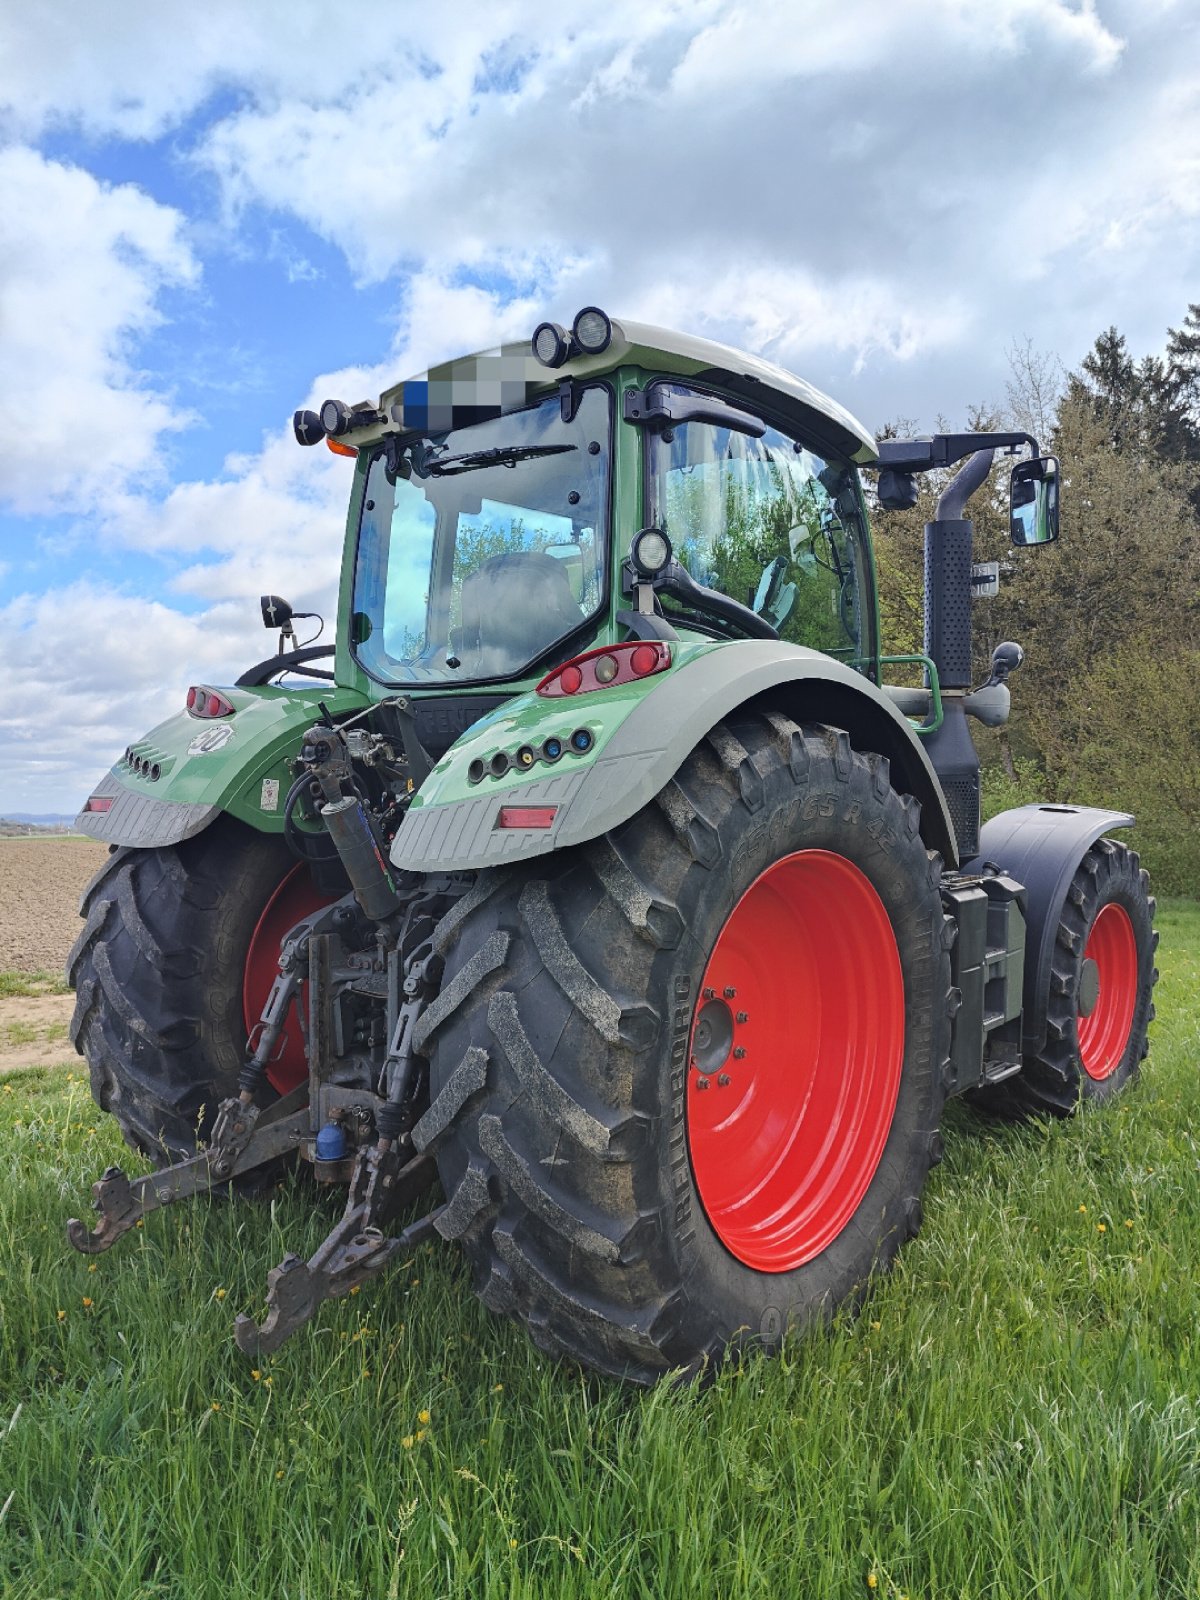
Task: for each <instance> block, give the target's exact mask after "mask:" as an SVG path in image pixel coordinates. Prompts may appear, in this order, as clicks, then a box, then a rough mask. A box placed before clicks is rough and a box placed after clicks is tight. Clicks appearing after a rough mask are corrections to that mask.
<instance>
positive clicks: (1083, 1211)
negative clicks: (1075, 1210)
mask: <svg viewBox="0 0 1200 1600" xmlns="http://www.w3.org/2000/svg"><path fill="white" fill-rule="evenodd" d="M1079 1214H1080V1216H1083V1217H1086V1216H1087V1207H1086V1206H1080V1208H1079Z"/></svg>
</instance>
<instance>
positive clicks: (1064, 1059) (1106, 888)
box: [971, 839, 1158, 1120]
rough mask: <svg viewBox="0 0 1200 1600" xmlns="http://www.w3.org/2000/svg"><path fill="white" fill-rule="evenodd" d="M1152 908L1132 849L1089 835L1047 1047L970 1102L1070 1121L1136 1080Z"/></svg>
mask: <svg viewBox="0 0 1200 1600" xmlns="http://www.w3.org/2000/svg"><path fill="white" fill-rule="evenodd" d="M1154 909H1155V908H1154V898H1153V896H1152V895H1151V893H1150V879H1149V877H1148V875H1147V874H1146V873H1145V872H1144V871H1143V870H1142V866H1141V863H1140V861H1139V859H1138V856H1137V854H1136V852H1134V851H1133V850H1130V849H1128V848H1127V847H1126V846H1125V845H1123V844H1118V843H1117V842H1116V840H1114V839H1097V841H1096V843H1095V844H1094V845H1092V847H1091V849H1090V850H1089V851H1088V852H1087V854H1086V855H1085V856H1084V858H1083V860H1082V861H1081V862H1080V864H1079V867H1078V869H1077V870H1076V872H1075V876H1074V877H1073V878H1072V879H1071V887H1070V889H1069V890H1068V891H1067V901H1066V905H1065V906H1064V907H1063V911H1062V917H1061V919H1060V921H1059V925H1058V930H1057V933H1056V936H1055V943H1054V954H1053V958H1052V963H1051V968H1050V1002H1049V1005H1048V1006H1047V1010H1046V1039H1045V1043H1044V1044H1043V1045H1042V1047H1041V1049H1040V1050H1037V1051H1035V1052H1031V1053H1028V1054H1026V1056H1025V1058H1024V1062H1023V1064H1022V1067H1021V1071H1020V1073H1019V1074H1018V1075H1017V1076H1016V1077H1013V1078H1007V1079H1005V1080H1004V1082H1003V1083H997V1084H993V1085H990V1086H989V1087H988V1088H986V1089H981V1090H978V1091H976V1093H975V1094H974V1095H972V1097H971V1099H972V1102H973V1103H974V1104H976V1105H978V1106H979V1107H980V1109H981V1110H983V1111H986V1112H989V1113H990V1114H992V1115H994V1116H1001V1117H1005V1118H1008V1119H1011V1120H1021V1119H1024V1118H1026V1117H1032V1116H1054V1117H1068V1116H1070V1115H1071V1113H1072V1112H1073V1111H1075V1110H1076V1109H1077V1107H1078V1106H1080V1105H1081V1104H1085V1105H1086V1104H1093V1103H1094V1104H1102V1103H1103V1102H1104V1101H1106V1100H1111V1099H1112V1098H1113V1096H1114V1095H1117V1094H1120V1092H1121V1090H1122V1089H1124V1088H1125V1086H1126V1084H1128V1083H1129V1082H1130V1081H1131V1080H1132V1079H1133V1078H1135V1077H1136V1076H1137V1073H1138V1070H1139V1068H1140V1066H1141V1063H1142V1061H1143V1059H1144V1058H1145V1056H1146V1053H1147V1051H1148V1050H1149V1048H1150V1047H1149V1043H1148V1040H1147V1029H1148V1028H1149V1026H1150V1023H1151V1021H1152V1019H1153V1017H1154V1000H1153V995H1154V985H1155V983H1156V982H1157V981H1158V970H1157V968H1156V967H1155V965H1154V952H1155V950H1156V949H1157V948H1158V934H1157V933H1156V932H1155V930H1154Z"/></svg>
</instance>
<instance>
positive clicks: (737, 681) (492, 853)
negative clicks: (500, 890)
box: [392, 640, 958, 872]
mask: <svg viewBox="0 0 1200 1600" xmlns="http://www.w3.org/2000/svg"><path fill="white" fill-rule="evenodd" d="M671 648H672V652H673V654H674V664H673V666H672V668H671V670H670V671H669V672H667V673H665V674H663V675H661V676H656V677H653V678H647V679H643V680H641V681H640V682H637V683H635V684H629V685H624V686H622V687H620V688H617V687H614V688H612V689H602V690H598V691H596V692H593V693H589V694H586V695H580V696H578V697H572V698H569V699H567V698H559V699H550V700H548V699H540V698H538V697H537V695H536V694H533V693H529V694H524V695H520V696H518V697H517V698H515V699H514V700H510V701H509V702H508V703H507V704H506V705H505V706H504V707H502V708H501V709H500V710H498V711H497V712H495V713H494V714H493V715H491V716H489V717H484V718H483V719H482V720H481V721H479V722H477V723H476V724H475V725H474V727H472V728H471V729H470V730H468V732H467V733H466V734H465V735H464V737H463V738H462V739H460V740H459V741H458V743H457V744H455V745H454V746H453V748H452V749H450V750H449V751H448V752H447V753H446V755H445V756H443V758H442V759H441V761H439V762H438V764H437V766H436V767H435V768H434V769H433V771H432V772H431V773H430V775H429V777H428V778H427V779H426V780H425V782H424V784H423V785H422V786H421V789H420V791H419V792H418V794H417V795H416V797H415V798H414V800H413V803H412V805H411V807H410V808H409V812H408V815H407V816H406V818H405V820H404V823H403V824H402V826H401V828H400V831H399V832H398V833H397V835H396V838H395V840H394V841H393V844H392V860H393V862H394V863H395V864H396V865H397V866H399V867H403V868H406V869H408V870H409V871H414V872H432V871H439V872H459V871H465V870H469V869H472V868H479V867H487V866H493V865H499V864H501V863H502V862H507V861H518V860H527V859H530V858H532V857H536V856H541V855H548V854H549V853H550V852H551V851H554V850H561V849H565V848H568V847H570V846H572V845H577V844H583V843H585V842H586V841H587V840H589V839H595V838H598V837H599V836H600V835H601V834H604V833H607V832H609V831H610V830H611V829H613V828H616V827H619V826H620V825H621V823H623V822H627V821H628V820H629V818H630V817H632V816H634V815H636V813H637V812H638V811H640V810H641V808H642V807H643V806H644V805H646V804H647V803H648V802H649V801H650V800H651V799H653V797H654V796H655V795H656V794H657V793H658V792H659V791H660V790H661V789H662V788H663V787H664V785H665V784H666V783H668V782H669V781H670V779H671V778H672V777H673V776H674V774H675V773H676V772H677V771H678V770H679V768H680V766H681V765H682V764H683V762H684V760H685V759H686V757H687V756H688V754H689V753H690V752H691V751H692V750H693V749H695V747H696V745H697V744H699V743H700V741H701V740H702V739H704V738H705V736H706V735H707V734H708V733H710V732H711V730H712V729H713V727H714V726H715V725H716V724H717V723H718V722H720V721H721V720H722V718H724V717H728V716H730V715H731V714H732V713H734V712H737V711H739V710H742V709H744V708H746V707H748V706H757V707H762V708H764V709H773V710H778V711H781V712H783V713H785V714H786V715H787V716H790V717H792V718H793V719H795V720H798V721H819V722H826V723H831V724H833V725H834V726H836V727H839V728H844V729H845V730H846V731H847V732H848V733H849V734H850V737H851V741H852V742H853V743H854V744H855V745H856V746H857V747H858V748H860V749H863V750H874V751H878V752H879V753H881V754H882V755H885V756H887V757H888V759H889V761H890V763H891V773H892V783H893V786H894V787H895V788H897V789H898V790H899V791H900V792H901V793H906V794H912V795H914V796H915V798H916V799H917V800H918V801H920V803H921V807H922V812H921V817H922V821H921V827H922V834H923V836H924V838H925V841H926V844H927V846H928V848H930V849H932V850H938V851H940V852H941V853H942V855H943V856H944V857H945V858H946V859H947V860H948V861H949V862H950V864H951V865H953V864H955V863H957V860H958V851H957V846H956V844H955V838H954V829H953V826H952V824H951V821H950V816H949V813H948V811H947V809H946V804H945V801H944V799H943V798H942V793H941V790H940V788H939V786H938V782H937V778H936V776H935V774H934V771H933V768H932V766H931V765H930V763H929V758H928V757H927V756H926V754H925V752H924V751H923V750H922V749H921V746H920V742H919V740H918V738H917V735H916V734H915V733H914V732H913V729H912V725H911V723H909V722H908V721H907V719H906V718H905V717H904V716H903V715H902V714H901V712H900V711H898V710H897V709H896V707H895V706H894V705H893V704H892V703H891V701H890V700H889V699H888V698H887V697H886V696H885V695H883V694H882V693H881V692H880V691H879V689H877V688H876V687H875V685H874V684H872V683H871V682H870V681H869V680H868V679H866V678H864V677H863V676H862V675H861V674H860V673H857V672H855V671H854V670H853V669H852V668H850V667H847V666H844V665H843V664H842V663H841V662H839V661H834V660H833V659H831V658H830V657H829V656H825V655H822V654H820V653H819V652H818V651H815V650H805V649H803V648H802V647H800V646H799V645H790V644H784V643H781V642H776V641H773V640H745V641H742V640H739V641H737V642H736V643H734V642H730V643H728V644H699V645H696V644H682V645H672V647H671ZM581 729H582V730H586V732H587V734H588V735H589V736H590V738H591V740H592V743H591V747H590V748H589V749H588V750H587V751H586V752H585V753H583V754H577V753H576V752H575V751H573V750H572V749H571V748H570V744H569V741H570V739H571V735H572V733H573V732H574V731H576V730H581ZM549 735H553V736H554V737H556V738H559V739H561V740H563V741H564V742H565V743H566V745H567V749H566V753H565V754H564V755H563V756H562V757H561V758H560V759H559V760H558V761H556V762H555V763H554V764H553V765H547V764H546V763H545V762H544V761H543V760H542V759H540V756H539V759H537V760H536V761H535V762H534V764H533V766H532V767H530V769H529V770H528V771H521V770H519V769H514V768H513V767H512V766H509V767H508V768H507V770H505V771H502V772H500V773H499V774H498V775H495V776H493V774H492V770H491V762H492V760H493V757H495V756H497V755H508V756H510V757H511V756H512V754H513V753H514V751H516V750H518V749H519V748H520V747H521V746H522V745H528V746H529V747H530V748H532V749H534V750H535V751H538V752H540V751H541V749H542V746H543V741H544V740H545V739H546V738H547V736H549ZM475 761H479V762H481V763H482V764H483V766H484V767H485V768H486V769H487V772H486V775H485V776H484V778H483V779H482V781H481V782H478V783H471V782H470V780H469V777H468V770H469V768H470V766H471V763H472V762H475ZM502 805H504V806H520V807H541V808H546V809H549V808H553V809H554V814H553V819H552V821H551V823H550V825H549V826H547V827H544V828H538V829H526V828H508V827H501V826H500V825H499V824H500V810H501V806H502Z"/></svg>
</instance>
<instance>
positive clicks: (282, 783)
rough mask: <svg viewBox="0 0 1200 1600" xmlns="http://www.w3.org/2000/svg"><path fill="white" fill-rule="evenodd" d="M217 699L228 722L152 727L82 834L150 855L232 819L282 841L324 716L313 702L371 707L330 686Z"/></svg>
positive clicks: (175, 721)
mask: <svg viewBox="0 0 1200 1600" xmlns="http://www.w3.org/2000/svg"><path fill="white" fill-rule="evenodd" d="M220 692H221V693H222V694H223V695H224V696H225V698H226V699H227V700H228V701H229V703H230V704H231V705H232V706H233V715H232V716H228V717H214V718H213V719H212V720H205V719H203V718H200V717H193V716H191V715H189V713H188V712H186V711H181V712H180V713H179V714H178V715H177V716H174V717H168V718H167V720H166V721H165V722H160V723H159V724H158V726H157V727H156V728H152V729H151V730H150V732H149V733H148V734H146V735H145V737H144V738H142V739H138V740H137V741H136V742H135V743H134V744H132V745H130V747H129V750H128V751H127V752H126V754H125V755H123V756H122V757H121V759H120V760H119V761H118V762H117V763H116V765H115V766H114V767H113V768H112V770H111V771H110V772H109V773H108V774H107V775H106V776H105V777H104V778H103V779H101V781H100V783H99V784H98V785H97V786H96V788H95V789H94V790H93V791H92V795H91V798H90V799H89V800H88V803H87V806H86V807H85V809H84V810H83V811H81V812H80V814H79V816H78V817H77V818H76V820H75V826H76V827H77V828H78V829H79V831H80V832H81V833H90V834H91V835H92V837H93V838H94V839H103V840H105V841H106V842H107V843H109V844H123V845H135V846H138V847H140V848H143V849H152V848H154V847H156V846H158V845H167V844H178V843H179V841H180V840H181V839H190V838H191V837H192V835H193V834H196V833H199V832H200V831H201V830H202V829H203V828H206V827H207V826H208V825H209V823H210V822H212V820H213V819H214V817H217V816H219V815H220V814H221V813H222V812H225V811H227V812H229V813H230V814H231V815H232V816H235V817H239V818H240V819H241V820H242V821H243V822H247V823H249V825H250V826H251V827H252V828H258V829H259V830H260V831H261V832H263V833H282V831H283V802H284V799H285V797H286V795H287V792H288V789H289V787H290V786H291V783H292V780H293V773H292V769H291V765H290V762H291V761H292V759H293V758H294V757H295V754H296V750H297V747H298V745H299V741H300V736H301V734H302V733H303V732H304V730H305V729H306V728H307V727H308V726H309V725H310V724H311V723H313V722H314V721H315V720H316V719H317V717H318V716H319V715H320V712H319V711H318V709H317V702H318V701H324V703H325V704H326V705H327V706H328V707H329V709H330V711H332V712H334V713H347V714H348V713H350V712H352V711H355V710H357V709H359V708H360V707H362V706H365V705H366V704H367V703H368V702H367V700H366V699H365V698H364V696H363V695H361V694H358V693H356V692H355V691H354V690H350V689H339V688H335V687H334V686H333V685H332V684H329V685H328V686H325V685H321V686H320V687H317V686H314V687H313V688H311V689H310V688H307V687H305V688H303V689H279V688H276V687H274V686H273V685H268V686H264V687H263V688H255V689H222V690H221V691H220ZM154 774H157V776H155V775H154Z"/></svg>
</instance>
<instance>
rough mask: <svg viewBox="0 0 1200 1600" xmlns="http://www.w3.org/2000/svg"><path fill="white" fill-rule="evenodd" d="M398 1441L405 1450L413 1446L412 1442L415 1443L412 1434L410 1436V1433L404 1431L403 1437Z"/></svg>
mask: <svg viewBox="0 0 1200 1600" xmlns="http://www.w3.org/2000/svg"><path fill="white" fill-rule="evenodd" d="M400 1443H401V1444H402V1445H403V1446H404V1448H405V1449H406V1450H411V1449H412V1447H413V1444H414V1443H415V1440H414V1439H413V1436H412V1434H411V1433H406V1434H405V1435H404V1437H403V1439H401V1441H400Z"/></svg>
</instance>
